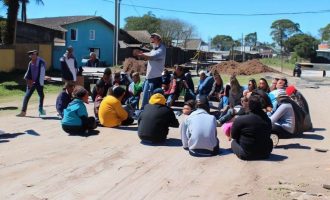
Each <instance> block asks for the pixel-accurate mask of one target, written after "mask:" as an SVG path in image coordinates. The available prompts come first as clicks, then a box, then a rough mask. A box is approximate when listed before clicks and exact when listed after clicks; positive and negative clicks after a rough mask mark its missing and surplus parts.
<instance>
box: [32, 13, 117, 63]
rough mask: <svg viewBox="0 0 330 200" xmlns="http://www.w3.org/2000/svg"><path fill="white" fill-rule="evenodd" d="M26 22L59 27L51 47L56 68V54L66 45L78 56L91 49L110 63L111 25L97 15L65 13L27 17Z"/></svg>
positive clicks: (81, 56) (51, 27) (111, 49)
mask: <svg viewBox="0 0 330 200" xmlns="http://www.w3.org/2000/svg"><path fill="white" fill-rule="evenodd" d="M28 23H31V24H35V25H38V26H42V27H46V28H49V29H53V30H56V31H61V32H62V35H61V37H58V38H56V40H55V43H54V48H53V67H54V68H56V69H60V62H59V59H60V57H61V56H62V55H63V54H64V53H65V49H66V47H67V46H72V47H73V48H74V55H75V56H76V59H77V61H78V64H81V60H82V59H83V58H84V57H86V56H88V55H89V53H90V52H95V53H96V54H97V56H98V57H99V59H100V60H102V61H104V62H105V63H106V64H108V65H112V64H113V36H114V31H113V30H114V26H113V25H112V24H111V23H110V22H108V21H107V20H105V19H104V18H102V17H98V16H65V17H46V18H38V19H29V20H28Z"/></svg>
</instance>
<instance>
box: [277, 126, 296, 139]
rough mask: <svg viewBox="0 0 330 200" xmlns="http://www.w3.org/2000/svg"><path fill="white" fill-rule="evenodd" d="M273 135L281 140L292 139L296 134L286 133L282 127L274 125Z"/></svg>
mask: <svg viewBox="0 0 330 200" xmlns="http://www.w3.org/2000/svg"><path fill="white" fill-rule="evenodd" d="M272 133H274V134H276V135H278V137H279V138H292V137H293V136H294V134H292V133H290V132H288V131H286V130H285V129H284V128H282V126H280V125H277V124H273V125H272Z"/></svg>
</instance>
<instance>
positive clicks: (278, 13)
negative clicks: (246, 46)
mask: <svg viewBox="0 0 330 200" xmlns="http://www.w3.org/2000/svg"><path fill="white" fill-rule="evenodd" d="M103 1H106V2H111V3H114V2H113V1H112V0H103ZM121 5H123V6H130V7H134V8H144V9H153V10H161V11H167V12H175V13H185V14H193V15H211V16H244V17H254V16H275V15H303V14H321V13H330V9H328V10H316V11H299V12H274V13H212V12H196V11H187V10H175V9H167V8H157V7H150V6H140V5H134V4H127V3H121Z"/></svg>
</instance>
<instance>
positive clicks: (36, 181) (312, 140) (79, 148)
mask: <svg viewBox="0 0 330 200" xmlns="http://www.w3.org/2000/svg"><path fill="white" fill-rule="evenodd" d="M290 81H291V82H292V83H295V84H297V86H298V88H299V89H300V90H301V91H302V93H303V94H304V95H305V96H306V98H307V99H308V102H309V105H310V110H311V116H312V120H313V124H314V127H315V131H314V132H307V133H305V134H304V136H303V137H302V138H296V139H286V140H280V142H279V145H278V147H277V148H275V149H274V150H273V152H272V155H271V157H270V158H269V159H268V160H265V161H249V162H246V161H241V160H239V159H238V158H236V156H235V155H234V154H232V153H231V151H230V143H229V142H228V141H227V140H226V139H225V136H224V135H223V133H222V131H221V129H220V128H219V129H218V135H219V136H218V137H219V139H220V147H221V153H220V155H219V156H215V157H211V158H195V157H191V156H190V155H189V154H188V152H186V151H184V150H183V149H182V147H181V142H180V135H179V130H178V129H177V128H171V129H170V134H169V138H170V139H169V140H168V142H167V143H166V145H163V146H146V145H142V144H140V141H139V139H138V136H137V131H136V130H137V127H136V125H135V126H130V127H126V128H122V129H112V128H98V129H97V130H99V131H100V132H99V134H98V135H95V136H90V137H78V136H67V135H66V134H65V133H64V132H63V131H62V130H61V127H60V122H59V121H58V120H55V119H52V118H51V117H50V118H48V119H40V118H38V117H37V108H36V106H37V105H36V104H35V103H33V102H32V103H31V105H30V106H29V108H28V115H29V116H28V117H25V118H17V117H15V116H14V114H16V113H17V112H16V111H0V129H1V130H4V131H5V132H6V133H7V134H5V135H2V136H0V199H261V200H264V199H274V200H277V199H317V200H319V199H330V190H327V189H324V188H323V187H322V184H330V157H329V153H330V152H327V153H321V152H317V151H315V150H314V148H316V147H319V148H328V149H329V148H330V139H329V131H328V130H330V123H329V118H328V115H329V114H328V113H329V111H330V109H329V107H330V101H329V98H330V93H329V86H328V85H329V81H324V80H323V79H322V80H321V79H320V80H317V81H313V82H308V81H306V80H300V79H296V78H293V79H291V80H290ZM317 85H318V86H319V88H318V89H315V88H309V87H310V86H312V87H314V86H317ZM306 86H308V87H306ZM54 102H55V97H54V96H47V97H46V100H45V105H46V106H45V108H46V110H47V111H48V114H49V116H54V115H55V107H54ZM20 105H21V101H20V100H17V101H13V102H8V103H6V104H3V105H1V106H19V107H20ZM88 109H89V111H90V113H92V104H89V105H88Z"/></svg>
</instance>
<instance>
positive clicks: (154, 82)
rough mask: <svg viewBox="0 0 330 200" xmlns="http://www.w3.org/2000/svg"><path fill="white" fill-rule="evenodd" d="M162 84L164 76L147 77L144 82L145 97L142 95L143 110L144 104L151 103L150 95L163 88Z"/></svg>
mask: <svg viewBox="0 0 330 200" xmlns="http://www.w3.org/2000/svg"><path fill="white" fill-rule="evenodd" d="M161 86H162V77H157V78H151V79H146V80H145V81H144V84H143V97H142V106H141V110H143V108H144V106H145V105H146V104H148V103H149V99H150V96H151V95H152V92H153V91H154V90H155V89H157V88H161Z"/></svg>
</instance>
